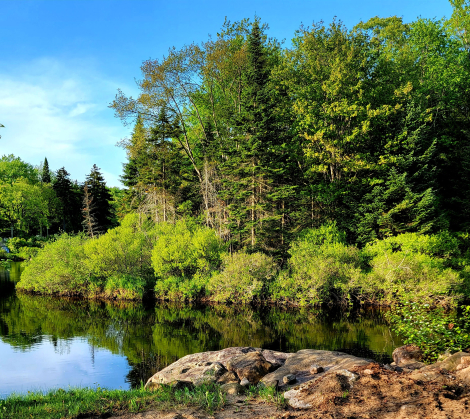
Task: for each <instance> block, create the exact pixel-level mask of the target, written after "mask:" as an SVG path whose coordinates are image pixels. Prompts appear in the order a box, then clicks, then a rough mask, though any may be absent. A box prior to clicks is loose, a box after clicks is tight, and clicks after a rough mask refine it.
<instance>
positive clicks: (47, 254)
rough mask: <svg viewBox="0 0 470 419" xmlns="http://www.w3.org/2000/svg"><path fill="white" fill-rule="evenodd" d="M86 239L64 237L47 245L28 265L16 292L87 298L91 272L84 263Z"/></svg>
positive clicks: (82, 237) (79, 236)
mask: <svg viewBox="0 0 470 419" xmlns="http://www.w3.org/2000/svg"><path fill="white" fill-rule="evenodd" d="M85 241H86V238H85V236H84V235H82V234H79V235H77V236H69V235H68V234H66V233H64V234H62V235H61V236H59V237H58V238H57V240H56V241H54V242H50V243H47V244H46V245H45V246H44V248H43V249H41V250H40V251H39V252H38V254H37V256H36V257H35V258H34V259H33V260H32V261H31V262H29V263H28V264H27V265H26V267H25V270H24V271H23V273H22V275H21V280H20V281H19V282H18V284H17V288H18V289H20V290H25V291H34V292H40V293H44V294H61V295H87V294H88V286H89V280H90V271H89V270H88V267H87V265H86V264H85V263H84V262H85V252H84V246H83V244H84V243H85Z"/></svg>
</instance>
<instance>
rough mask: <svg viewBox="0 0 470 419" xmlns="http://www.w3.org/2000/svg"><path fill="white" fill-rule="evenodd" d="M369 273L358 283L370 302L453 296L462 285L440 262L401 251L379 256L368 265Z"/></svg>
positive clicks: (423, 255)
mask: <svg viewBox="0 0 470 419" xmlns="http://www.w3.org/2000/svg"><path fill="white" fill-rule="evenodd" d="M370 265H371V267H372V271H371V272H370V273H369V274H368V275H367V277H366V278H365V279H364V281H363V283H362V288H363V292H364V293H366V294H368V296H369V298H372V299H383V300H385V301H389V302H392V301H395V300H397V299H398V300H403V299H408V298H412V299H421V298H424V297H434V298H441V299H442V298H446V296H457V295H458V292H459V290H460V286H461V284H462V279H461V277H460V276H459V274H458V272H456V271H454V270H452V269H450V268H445V267H444V264H443V261H442V260H440V259H438V258H434V257H432V256H429V255H427V254H423V253H405V252H403V251H398V252H393V253H390V254H387V253H385V254H382V255H378V256H376V257H374V258H373V259H372V261H371V262H370Z"/></svg>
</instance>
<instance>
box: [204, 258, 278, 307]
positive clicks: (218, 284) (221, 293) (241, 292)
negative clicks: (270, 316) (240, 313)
mask: <svg viewBox="0 0 470 419" xmlns="http://www.w3.org/2000/svg"><path fill="white" fill-rule="evenodd" d="M222 266H223V269H222V271H221V272H220V273H218V274H215V275H213V276H212V278H211V280H210V282H209V285H208V289H209V292H210V294H211V299H212V300H214V301H223V302H227V301H235V302H237V301H240V302H242V303H249V302H252V301H253V300H256V299H262V298H263V297H265V296H266V292H267V289H268V285H269V283H270V282H272V280H273V279H274V277H275V275H276V273H277V266H276V263H275V262H274V260H273V258H272V257H270V256H267V255H264V254H262V253H253V254H247V253H245V252H238V253H234V254H232V255H228V254H227V255H224V257H223V262H222Z"/></svg>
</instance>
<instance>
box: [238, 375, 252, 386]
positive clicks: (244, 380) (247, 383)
mask: <svg viewBox="0 0 470 419" xmlns="http://www.w3.org/2000/svg"><path fill="white" fill-rule="evenodd" d="M240 385H241V386H243V387H247V386H249V385H250V381H249V380H248V378H246V377H245V378H242V379H241V380H240Z"/></svg>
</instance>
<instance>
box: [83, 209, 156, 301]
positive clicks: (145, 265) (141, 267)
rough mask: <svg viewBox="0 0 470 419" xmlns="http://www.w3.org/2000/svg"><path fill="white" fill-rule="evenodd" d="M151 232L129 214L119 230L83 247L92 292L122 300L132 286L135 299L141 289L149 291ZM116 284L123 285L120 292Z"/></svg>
mask: <svg viewBox="0 0 470 419" xmlns="http://www.w3.org/2000/svg"><path fill="white" fill-rule="evenodd" d="M152 228H153V224H151V223H149V222H147V221H145V222H143V223H142V222H140V220H139V216H138V215H137V214H129V215H127V216H126V217H125V218H124V220H123V221H122V224H121V225H120V226H119V227H116V228H113V229H112V230H108V232H107V233H106V234H104V235H102V236H100V237H98V238H95V239H92V240H88V241H87V242H86V243H85V249H84V251H85V255H86V259H85V263H86V265H87V267H88V270H89V271H90V272H91V273H92V274H93V276H94V277H95V278H94V280H93V285H94V289H93V291H95V292H100V291H101V289H100V288H104V289H105V290H106V293H107V294H109V295H108V296H110V295H111V294H112V295H114V296H121V297H122V296H124V295H125V294H129V292H130V291H131V288H132V283H134V284H135V286H136V287H137V288H136V289H135V292H136V293H137V294H136V295H140V294H141V293H142V289H141V287H142V286H144V288H145V289H150V288H152V287H153V284H154V278H153V270H152V265H151V252H152V245H153V242H154V237H153V236H154V233H153V231H152ZM131 278H133V279H132V280H131ZM108 282H109V284H108ZM120 283H121V284H123V286H124V285H125V287H124V288H123V290H122V292H121V291H119V290H118V288H116V287H117V286H118V284H120ZM143 284H144V285H143ZM129 287H131V288H129ZM131 294H132V293H131ZM129 295H130V294H129ZM132 295H134V294H132ZM132 298H135V297H132Z"/></svg>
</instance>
